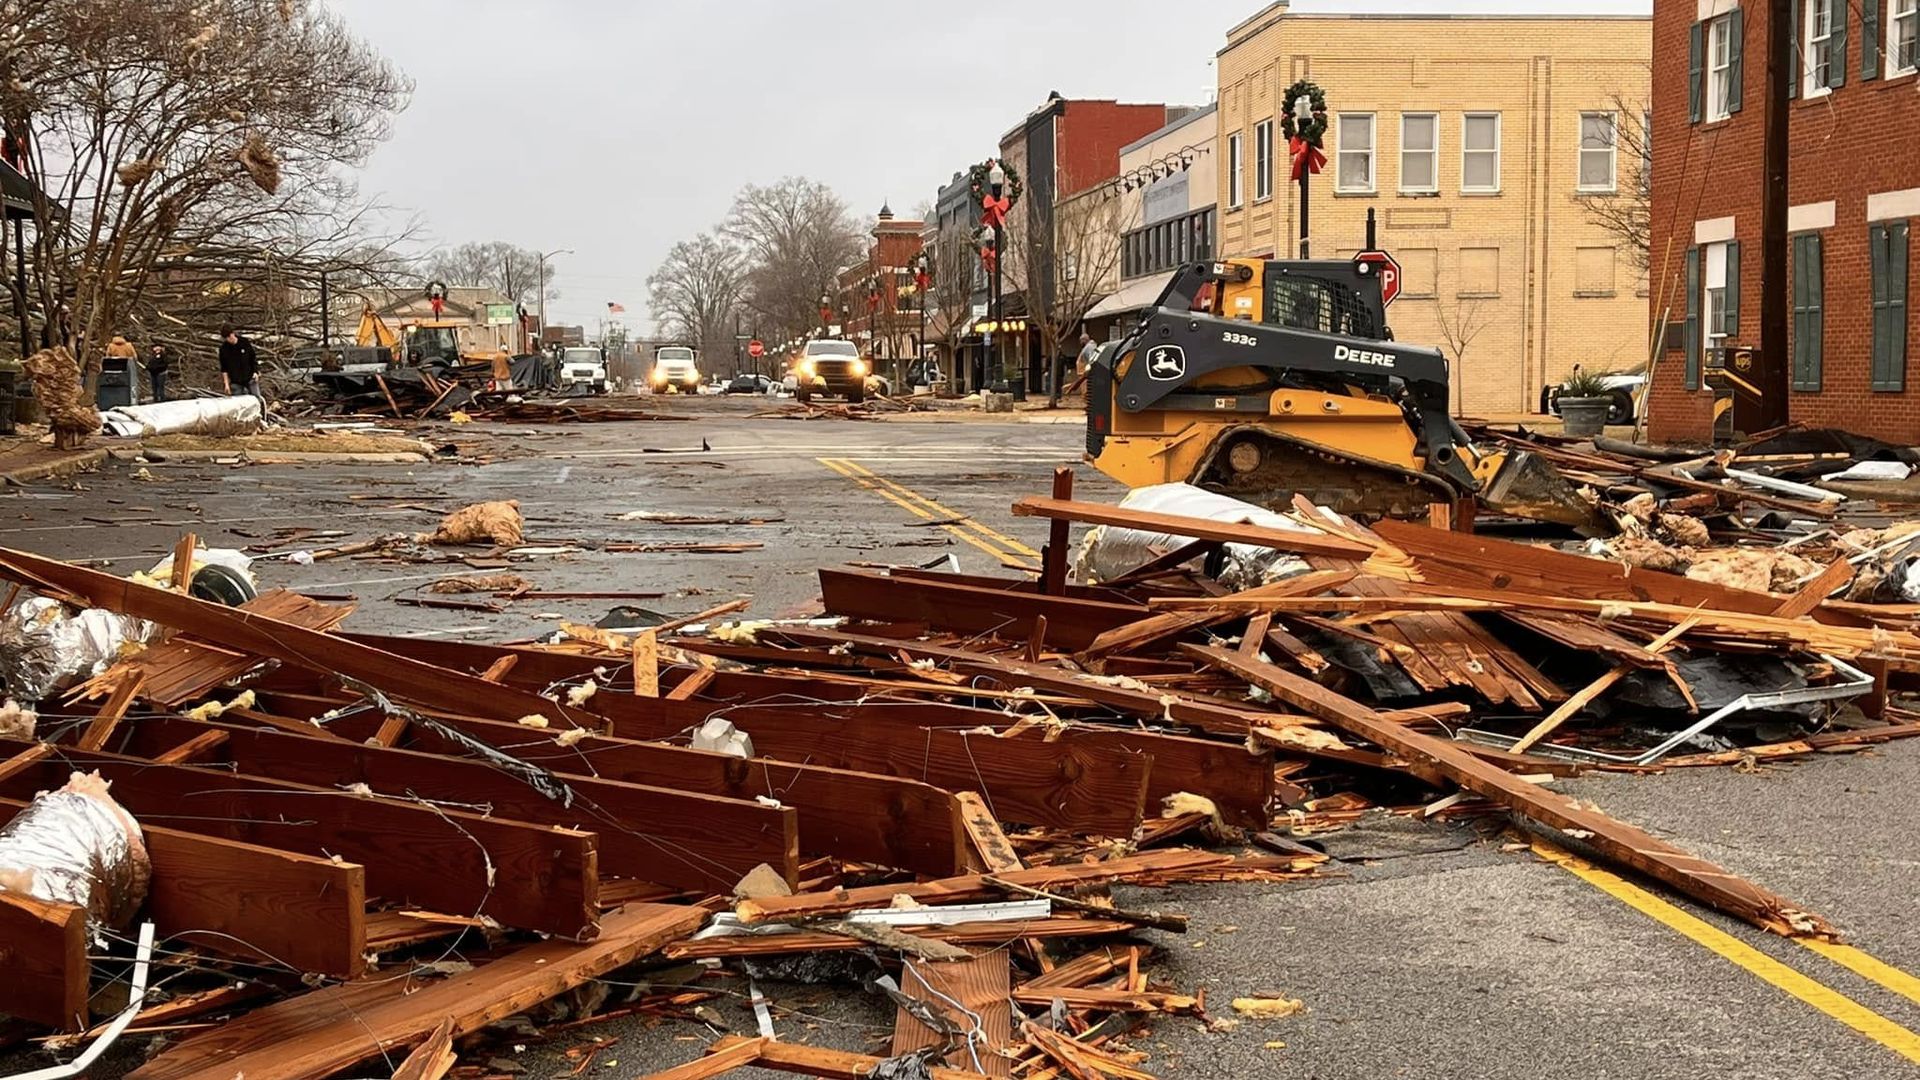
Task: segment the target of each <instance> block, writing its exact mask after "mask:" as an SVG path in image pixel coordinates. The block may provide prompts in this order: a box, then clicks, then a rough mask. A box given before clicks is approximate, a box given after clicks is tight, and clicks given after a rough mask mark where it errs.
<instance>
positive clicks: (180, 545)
mask: <svg viewBox="0 0 1920 1080" xmlns="http://www.w3.org/2000/svg"><path fill="white" fill-rule="evenodd" d="M199 549H200V541H199V539H198V538H197V537H195V536H194V535H193V534H192V533H184V534H182V535H181V537H180V539H179V541H178V542H176V543H175V544H174V545H173V573H172V574H171V575H170V578H171V580H169V581H168V582H167V586H168V588H171V589H172V590H173V591H174V592H177V593H183V592H186V591H187V587H188V586H189V585H191V584H192V583H193V553H194V552H195V551H198V550H199Z"/></svg>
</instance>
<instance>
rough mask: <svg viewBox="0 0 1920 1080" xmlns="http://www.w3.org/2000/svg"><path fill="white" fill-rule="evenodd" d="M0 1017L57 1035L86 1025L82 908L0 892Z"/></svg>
mask: <svg viewBox="0 0 1920 1080" xmlns="http://www.w3.org/2000/svg"><path fill="white" fill-rule="evenodd" d="M0 964H5V965H6V972H7V977H6V978H5V979H0V1013H5V1014H7V1015H8V1016H15V1017H18V1018H20V1019H22V1020H26V1021H30V1022H32V1023H35V1024H45V1025H46V1026H47V1027H50V1028H53V1029H55V1030H57V1031H82V1030H85V1028H86V1026H87V981H88V978H89V976H90V975H91V973H92V970H93V968H92V966H91V964H90V963H89V961H88V960H87V909H85V908H82V907H76V906H74V905H72V904H56V903H52V902H50V901H46V900H36V899H34V898H33V897H31V896H28V895H26V894H24V893H16V892H0Z"/></svg>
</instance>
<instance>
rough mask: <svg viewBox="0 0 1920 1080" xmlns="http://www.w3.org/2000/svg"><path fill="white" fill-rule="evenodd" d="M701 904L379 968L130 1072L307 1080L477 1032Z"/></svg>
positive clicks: (696, 916)
mask: <svg viewBox="0 0 1920 1080" xmlns="http://www.w3.org/2000/svg"><path fill="white" fill-rule="evenodd" d="M705 917H706V912H705V910H704V909H701V908H697V907H676V906H669V905H664V904H634V905H629V906H627V907H625V908H622V909H620V910H619V911H616V912H613V913H611V914H609V915H607V916H606V917H605V918H604V919H603V920H602V922H601V926H600V937H599V938H598V939H596V940H595V941H593V942H591V943H589V944H585V945H578V944H574V943H572V942H566V941H558V940H549V941H542V942H539V943H537V944H533V945H527V946H523V947H521V948H518V949H515V950H513V951H511V952H507V953H504V954H502V955H500V956H497V957H494V958H491V959H487V958H484V957H470V959H472V960H473V961H474V962H475V964H476V966H475V967H474V969H473V970H472V971H468V972H464V973H462V974H459V975H453V976H450V977H448V978H444V979H417V978H411V977H407V976H396V975H393V974H383V975H380V976H376V977H374V978H371V979H365V980H361V981H358V982H350V983H342V984H340V985H338V986H331V987H328V988H326V989H324V990H316V991H314V992H312V993H309V994H303V995H301V996H299V997H295V998H289V999H287V1000H285V1001H281V1002H277V1003H275V1004H272V1005H269V1006H267V1007H265V1008H262V1009H256V1010H254V1011H253V1012H251V1013H248V1014H247V1015H246V1016H243V1017H241V1018H239V1019H237V1020H234V1021H231V1022H230V1023H228V1024H226V1025H225V1026H223V1027H219V1028H215V1029H214V1030H212V1031H209V1032H206V1033H204V1034H201V1035H195V1036H192V1037H189V1038H187V1039H185V1040H182V1041H181V1042H179V1043H177V1044H175V1045H173V1046H171V1047H169V1048H168V1049H167V1050H166V1051H164V1052H163V1053H161V1054H160V1055H159V1056H158V1057H155V1058H153V1059H152V1060H150V1061H148V1062H147V1063H146V1064H145V1065H142V1066H141V1067H140V1068H138V1069H136V1070H134V1071H133V1072H132V1073H131V1074H130V1077H129V1080H233V1078H234V1077H237V1076H245V1077H247V1080H305V1078H308V1077H314V1076H327V1075H330V1074H332V1073H334V1072H337V1071H339V1070H341V1069H345V1068H347V1067H349V1066H352V1065H354V1064H356V1063H358V1062H361V1061H365V1060H367V1059H369V1058H374V1057H381V1056H383V1055H392V1056H394V1057H398V1055H399V1052H401V1051H405V1050H406V1049H408V1048H410V1047H412V1046H414V1045H415V1044H417V1043H419V1042H420V1041H421V1040H423V1039H425V1038H427V1037H428V1036H429V1035H430V1034H431V1033H432V1032H433V1031H434V1030H435V1029H437V1028H438V1027H439V1026H440V1024H441V1022H442V1021H443V1020H451V1021H452V1034H453V1037H454V1038H459V1037H460V1036H462V1035H466V1034H469V1033H471V1032H474V1031H478V1030H479V1029H480V1028H482V1027H485V1026H486V1025H488V1024H491V1023H494V1022H495V1021H498V1020H503V1019H505V1018H507V1017H509V1016H513V1015H514V1014H516V1013H521V1012H525V1011H526V1010H527V1009H530V1008H532V1007H533V1006H535V1005H538V1004H539V1003H541V1002H543V1001H547V1000H550V999H552V998H555V997H558V996H559V995H561V994H564V993H566V992H567V991H568V990H571V989H573V988H574V987H576V986H579V985H581V984H583V983H585V982H587V981H589V980H591V979H594V978H597V977H598V976H601V975H604V974H606V973H607V972H609V971H612V970H614V969H615V968H619V967H624V966H626V965H627V964H630V963H632V962H633V961H635V960H638V959H640V958H641V957H644V956H646V955H648V954H649V953H652V952H654V951H655V950H656V949H658V948H659V947H660V946H661V945H663V944H665V943H666V942H668V941H672V940H674V939H675V938H679V937H683V936H685V935H686V934H688V933H691V932H692V931H693V930H695V929H697V928H698V927H699V926H700V923H701V922H702V921H703V920H704V919H705Z"/></svg>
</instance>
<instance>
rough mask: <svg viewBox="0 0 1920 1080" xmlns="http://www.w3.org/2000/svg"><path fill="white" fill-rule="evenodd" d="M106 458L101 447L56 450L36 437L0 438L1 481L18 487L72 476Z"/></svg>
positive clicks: (97, 464)
mask: <svg viewBox="0 0 1920 1080" xmlns="http://www.w3.org/2000/svg"><path fill="white" fill-rule="evenodd" d="M106 458H107V451H106V449H105V448H104V447H98V446H83V447H81V448H79V449H77V450H55V449H54V448H53V447H52V446H49V445H47V444H45V443H42V442H40V441H39V440H38V439H31V438H0V484H5V485H7V486H9V487H18V486H20V485H23V484H33V483H39V482H41V481H44V480H51V479H54V478H55V477H61V476H71V475H72V474H74V473H77V472H85V471H88V470H91V469H94V468H97V467H99V465H100V463H101V462H102V461H105V460H106Z"/></svg>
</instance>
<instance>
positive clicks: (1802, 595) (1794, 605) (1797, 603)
mask: <svg viewBox="0 0 1920 1080" xmlns="http://www.w3.org/2000/svg"><path fill="white" fill-rule="evenodd" d="M1852 580H1853V564H1852V563H1851V562H1849V561H1847V560H1846V559H1835V560H1833V561H1832V562H1831V563H1828V564H1827V568H1826V569H1825V570H1822V571H1820V573H1819V574H1817V575H1815V577H1814V579H1813V580H1812V581H1809V582H1807V583H1806V584H1805V585H1802V586H1800V590H1799V591H1798V592H1796V593H1794V594H1793V595H1792V596H1789V597H1787V598H1786V599H1785V600H1784V601H1782V602H1781V604H1780V606H1779V607H1777V608H1774V609H1773V617H1774V618H1776V619H1798V618H1800V617H1801V616H1802V615H1810V614H1812V613H1813V609H1814V608H1817V607H1819V606H1820V605H1821V603H1822V602H1824V601H1825V600H1826V598H1827V597H1829V596H1832V595H1833V594H1834V593H1835V592H1838V591H1839V590H1840V588H1841V587H1842V586H1844V585H1846V584H1847V583H1848V582H1850V581H1852Z"/></svg>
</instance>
